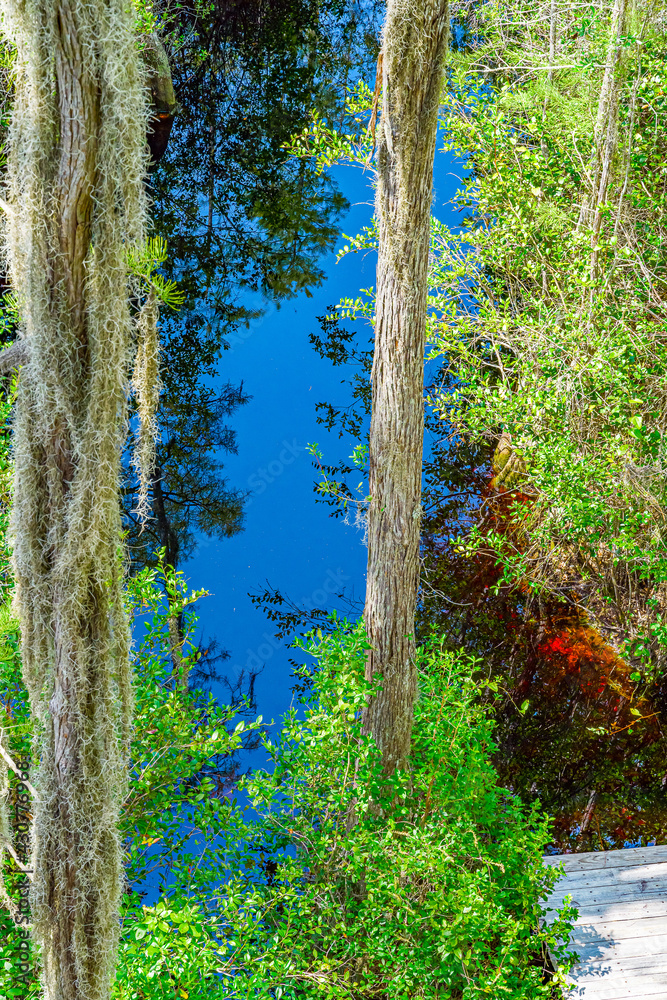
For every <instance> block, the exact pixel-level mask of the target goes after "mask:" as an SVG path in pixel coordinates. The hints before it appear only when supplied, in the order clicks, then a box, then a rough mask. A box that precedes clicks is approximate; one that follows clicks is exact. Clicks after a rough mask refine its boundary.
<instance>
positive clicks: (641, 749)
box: [135, 2, 667, 852]
mask: <svg viewBox="0 0 667 1000" xmlns="http://www.w3.org/2000/svg"><path fill="white" fill-rule="evenodd" d="M346 10H347V15H346V16H347V21H345V23H344V24H343V22H342V21H341V19H340V18H339V16H338V15H339V11H338V8H336V6H335V5H332V6H331V9H330V10H328V20H327V12H326V10H325V11H324V13H323V10H322V8H316V7H315V6H314V5H312V4H309V3H308V2H303V3H296V2H288V3H277V4H275V3H274V4H272V5H271V7H270V9H269V6H268V5H263V4H262V3H257V4H248V5H227V6H224V5H216V10H215V14H214V16H213V17H212V20H211V22H210V24H209V27H208V28H207V29H206V32H204V31H203V29H201V28H197V26H196V25H194V24H187V23H184V25H183V36H182V39H181V42H180V43H179V44H180V45H182V46H187V45H193V44H200V43H201V44H204V43H205V46H206V47H207V50H208V52H209V55H208V57H207V59H204V60H203V62H202V66H201V69H200V70H199V71H197V72H196V73H194V74H193V73H192V72H191V71H188V73H186V72H185V71H184V70H183V71H181V70H180V68H179V67H180V65H181V62H182V63H183V65H185V63H184V61H182V60H181V61H179V51H182V49H181V50H179V48H178V46H175V47H174V49H173V51H172V53H171V55H172V61H173V64H174V83H175V86H176V91H177V97H178V99H179V101H180V103H181V105H182V110H181V113H180V115H179V117H178V118H177V120H176V123H175V125H174V128H173V132H172V137H171V141H170V144H169V148H168V150H167V153H166V155H165V157H164V159H163V160H162V162H161V164H160V166H159V167H158V169H157V171H156V172H155V174H154V177H153V188H154V195H155V207H156V212H155V215H156V231H157V232H158V233H159V234H160V235H163V236H164V237H166V238H167V240H168V242H169V251H170V264H169V268H168V269H169V272H170V274H169V276H171V277H175V278H178V279H179V281H180V282H181V285H182V287H183V288H184V290H185V292H186V303H185V306H184V308H183V309H182V310H181V311H180V312H179V313H178V314H174V315H173V316H167V317H163V340H164V375H163V378H164V382H165V391H164V393H163V397H162V412H161V421H162V424H161V425H162V428H163V433H162V439H161V442H160V445H159V459H160V468H161V469H162V472H163V480H162V483H163V488H164V496H165V508H164V513H165V517H164V519H163V521H162V522H159V523H157V524H156V525H155V526H154V534H153V537H152V538H150V539H148V540H147V539H146V538H144V539H142V540H140V539H135V541H136V549H135V555H136V558H137V561H138V562H141V560H142V559H147V558H149V550H150V545H165V546H166V548H167V550H168V551H169V552H170V554H171V556H172V558H173V560H174V561H175V562H176V564H177V565H178V566H179V568H182V569H183V570H184V571H185V573H186V575H187V577H188V579H189V580H190V582H191V585H192V586H193V587H196V588H199V587H204V588H206V589H207V590H209V591H210V592H211V596H210V597H209V598H207V599H205V601H204V602H203V603H202V606H201V615H202V621H201V624H202V648H206V649H209V650H212V651H213V653H212V654H210V655H209V659H211V660H213V661H215V655H213V654H214V653H215V649H216V647H215V644H212V643H211V642H209V641H208V637H209V636H214V637H215V640H216V642H218V643H219V647H217V654H218V660H217V662H214V665H215V667H216V669H217V671H218V673H219V674H220V675H221V676H223V677H224V676H226V677H227V678H228V680H229V682H230V684H231V685H232V686H234V685H235V684H237V683H238V682H239V681H240V682H241V685H243V684H244V683H245V684H247V683H248V678H249V677H251V676H252V675H253V674H255V673H257V677H256V680H255V682H254V697H255V700H256V704H257V711H258V712H261V713H262V714H263V716H264V718H265V719H267V720H268V719H275V720H276V721H277V720H279V717H280V715H281V714H282V713H283V712H284V711H286V709H287V708H288V707H289V705H290V703H291V701H292V690H291V684H292V679H291V673H292V666H291V664H290V662H289V661H290V656H291V653H290V651H289V650H288V649H287V647H286V644H285V641H283V640H282V639H279V638H277V637H276V629H275V625H274V624H272V623H271V622H270V621H268V620H267V618H266V616H265V614H264V613H263V611H262V609H261V608H260V607H259V606H258V603H257V602H253V601H252V600H251V598H250V597H249V596H248V594H249V592H253V593H255V594H260V593H261V592H262V591H264V590H266V589H267V588H269V589H271V588H273V590H274V591H275V590H277V591H279V592H280V594H281V595H282V596H283V597H284V598H286V599H287V600H288V602H292V604H293V605H294V606H295V607H296V609H297V612H298V614H297V617H299V614H302V613H303V612H305V617H307V615H308V613H310V612H312V611H313V610H315V609H331V608H333V607H341V597H340V595H344V597H343V598H342V610H343V612H345V611H347V612H348V613H352V614H358V613H359V610H360V608H361V603H362V601H363V593H364V572H365V563H366V551H365V548H364V545H363V538H362V534H361V533H360V531H359V529H358V528H357V527H356V526H355V525H354V524H350V523H345V522H344V521H343V520H342V519H341V518H335V517H332V516H330V515H331V509H330V508H328V507H327V506H326V505H325V504H323V503H322V502H318V500H317V498H316V495H315V494H314V492H313V484H314V481H315V480H316V479H317V478H318V477H317V474H316V470H315V469H314V468H313V465H312V460H311V457H310V456H309V454H308V452H307V450H306V445H307V444H308V443H309V442H318V444H319V445H320V448H321V449H322V451H323V454H324V460H325V462H326V463H328V464H335V463H337V462H338V461H339V460H341V459H343V460H348V455H349V454H350V452H351V451H352V448H353V447H354V445H355V444H356V443H357V441H356V440H353V439H352V438H350V437H349V436H348V437H343V438H342V439H341V438H339V435H338V431H337V429H336V428H335V427H333V428H331V429H330V430H327V429H326V428H325V427H324V426H323V425H322V424H321V423H318V422H317V418H318V414H319V415H322V413H323V411H322V410H319V411H318V409H317V403H319V402H326V403H331V404H333V406H334V407H336V408H345V407H347V406H348V405H349V404H350V403H351V395H352V390H351V387H350V380H351V379H352V378H353V376H354V369H353V368H352V366H351V365H349V364H347V363H346V359H345V357H343V358H342V363H341V364H339V365H337V366H334V365H332V363H331V361H330V360H329V359H327V358H323V357H321V356H319V355H318V354H317V353H316V352H315V351H314V350H313V347H312V345H311V343H310V341H309V337H310V335H311V334H315V335H318V336H321V335H322V334H321V317H323V316H325V315H326V314H327V313H330V311H331V306H332V305H333V304H335V303H337V302H338V301H339V300H340V299H341V297H343V296H350V297H352V298H354V297H355V296H356V295H357V294H358V291H359V289H360V288H363V287H368V286H370V285H372V284H373V282H374V271H375V260H374V256H373V255H372V254H369V255H367V256H366V257H362V256H360V255H357V256H347V257H344V258H343V259H342V260H341V262H340V263H338V264H336V249H337V248H340V246H341V245H342V244H343V242H344V240H343V239H342V236H341V233H342V232H343V231H344V232H345V233H348V234H353V233H355V232H357V231H359V230H360V229H361V228H362V227H363V226H365V225H368V224H369V223H370V220H371V214H372V198H373V194H372V189H371V186H370V178H369V175H368V174H366V175H364V174H363V173H362V172H361V171H359V170H357V169H354V168H351V167H339V168H334V169H333V170H332V171H330V172H329V174H326V173H325V174H318V172H317V170H316V167H315V165H314V164H313V163H310V162H308V161H298V162H297V161H294V160H291V159H289V157H287V156H286V154H285V152H284V150H283V149H282V144H283V143H284V142H286V141H287V140H288V139H289V137H290V135H291V134H292V133H293V132H296V131H297V130H299V129H300V128H301V127H303V125H304V124H306V123H307V121H308V117H309V114H310V112H311V110H313V109H319V110H321V111H326V110H329V111H331V109H332V108H335V105H336V101H337V100H339V99H340V98H339V96H337V94H336V88H338V94H339V93H340V90H341V88H342V87H343V85H344V83H345V82H346V80H347V82H351V83H354V81H355V79H356V76H358V74H359V71H360V69H361V70H362V71H363V72H364V73H365V76H366V79H367V80H368V81H369V82H371V83H372V79H371V76H372V67H373V66H374V49H373V41H372V39H373V38H374V37H375V38H376V37H377V25H378V15H377V12H374V11H373V10H372V9H369V8H367V7H364V8H363V9H362V8H358V9H356V8H354V7H349V8H346ZM183 17H184V19H185V20H186V21H187V15H186V14H184V15H183ZM337 17H338V20H336V18H337ZM343 20H344V19H343ZM198 31H199V35H197V32H198ZM204 35H206V37H203V36H204ZM369 39H370V41H369ZM355 74H356V76H355ZM332 80H333V81H334V84H335V85H333V86H332V85H330V81H332ZM453 170H454V168H453V167H452V166H451V163H450V161H448V160H447V159H446V158H445V156H444V155H443V154H438V156H437V161H436V199H435V204H434V211H435V214H436V215H438V217H439V218H442V219H444V220H445V221H448V219H449V218H450V217H451V220H452V221H454V217H453V214H452V210H451V208H450V207H449V206H448V205H447V203H448V201H449V199H450V198H451V197H452V196H453V194H454V190H455V185H456V176H455V172H452V171H453ZM358 336H359V338H360V339H361V340H365V338H366V337H367V331H359V333H358ZM363 432H364V428H363V427H362V434H363ZM426 450H427V459H426V465H425V490H426V493H425V507H426V511H427V518H426V521H425V525H424V537H423V552H424V565H425V581H426V582H425V588H424V592H423V596H422V601H421V606H420V629H421V631H422V632H425V631H426V630H427V629H428V628H429V627H430V625H432V624H435V625H437V627H438V628H439V629H440V631H441V632H442V634H443V635H444V636H445V641H446V642H447V644H448V645H450V646H452V647H453V648H463V649H465V650H466V651H468V652H469V653H472V654H474V655H475V656H476V657H478V658H479V662H480V665H481V667H480V669H481V672H482V673H483V674H485V675H488V676H492V677H494V678H496V679H497V680H498V686H499V698H498V701H497V703H496V713H497V729H496V738H497V742H498V753H497V757H496V766H497V768H498V773H499V780H500V782H501V783H503V784H504V785H506V786H507V787H509V788H511V789H513V790H515V791H516V792H518V793H519V794H520V795H521V796H522V798H524V799H525V800H526V801H531V800H533V799H535V798H539V800H540V802H541V803H542V805H543V806H544V808H545V809H546V810H547V811H548V812H549V813H550V814H552V815H553V816H554V818H555V823H554V839H553V845H552V849H553V850H554V852H562V851H588V850H602V849H609V848H619V847H622V846H624V845H626V846H629V845H633V844H647V843H652V842H657V843H663V842H665V839H666V837H667V808H666V807H667V759H666V755H665V740H664V734H663V730H662V718H663V714H662V713H663V711H664V708H665V698H666V697H667V686H666V684H665V681H664V680H663V679H660V678H659V679H657V680H656V681H655V682H654V684H653V685H652V686H651V687H650V688H649V689H647V690H644V691H643V692H642V693H641V695H640V694H639V692H638V691H637V689H636V685H635V682H634V680H633V678H632V677H631V670H630V668H629V667H628V666H627V664H626V663H625V662H624V661H623V660H622V659H621V657H620V656H619V655H618V654H617V653H616V652H615V651H614V649H613V648H612V647H611V646H610V645H609V644H608V643H607V641H606V640H605V639H604V637H603V636H601V635H600V634H599V633H597V632H596V631H595V629H594V628H592V626H590V625H589V624H588V623H587V622H586V620H585V619H584V618H582V616H581V615H580V614H579V613H578V611H577V609H576V604H574V603H572V602H571V601H568V600H566V599H564V600H559V601H555V600H554V601H546V602H545V601H538V600H537V599H535V598H533V599H530V600H529V598H528V595H527V594H526V593H523V592H522V590H521V589H515V590H513V591H510V590H508V589H507V588H503V587H500V589H498V588H496V587H495V585H496V584H497V583H498V580H499V571H498V569H497V567H495V566H494V565H493V562H492V561H491V560H488V559H487V560H485V559H484V558H483V557H480V558H478V559H476V560H470V559H465V558H464V557H462V555H461V554H460V553H459V551H458V550H457V548H456V546H455V545H454V544H453V541H452V540H453V539H455V538H456V537H457V536H458V535H460V534H461V532H463V531H465V528H466V526H467V525H470V524H472V523H474V522H477V521H479V520H480V518H483V519H486V522H487V523H489V524H493V526H494V527H496V528H499V527H500V528H502V526H503V524H505V523H506V520H507V500H506V499H503V495H502V491H501V492H499V491H498V490H494V488H493V484H492V478H493V476H494V469H493V456H492V453H493V449H492V448H491V447H489V448H488V449H485V450H484V451H483V452H479V451H475V450H472V449H470V448H469V447H468V446H467V445H465V444H464V443H462V442H459V443H456V442H454V443H452V442H450V441H448V440H447V439H446V437H444V436H443V430H442V425H440V424H438V422H437V421H435V420H431V421H429V434H428V440H427V449H426ZM283 607H285V606H284V605H283ZM265 609H266V605H265ZM302 616H303V615H302ZM222 650H224V651H227V654H228V655H227V656H226V658H225V654H224V653H222V655H221V651H222ZM213 689H214V691H215V692H216V694H218V695H219V696H220V698H221V700H225V698H226V696H227V689H226V688H225V685H224V683H221V684H220V683H216V682H213ZM256 759H257V758H253V757H252V756H251V757H250V758H249V762H250V763H251V764H252V763H253V761H254V760H256ZM246 763H247V762H246Z"/></svg>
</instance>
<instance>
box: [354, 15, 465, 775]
mask: <svg viewBox="0 0 667 1000" xmlns="http://www.w3.org/2000/svg"><path fill="white" fill-rule="evenodd" d="M448 33H449V3H448V0H408V2H405V0H390V2H389V5H388V9H387V16H386V21H385V26H384V34H383V41H382V63H381V65H382V115H381V119H380V125H379V138H378V183H377V196H376V216H377V220H378V226H379V255H378V269H377V310H376V318H375V356H374V361H373V375H372V379H373V409H372V417H371V432H370V449H369V452H370V494H371V497H372V500H371V504H370V511H369V530H368V576H367V589H366V608H365V620H366V627H367V631H368V638H369V641H370V643H371V646H372V649H371V651H370V653H369V659H368V667H367V669H368V674H369V676H377V675H380V676H381V678H382V682H383V689H382V692H381V693H380V694H379V695H378V696H377V697H376V698H374V699H373V701H372V702H371V703H370V705H369V707H368V710H367V713H366V723H367V727H368V729H369V731H370V732H371V733H372V734H373V735H374V736H375V738H376V740H377V742H378V744H379V746H380V747H381V749H382V753H383V758H384V763H385V767H386V769H387V771H392V770H393V769H394V767H396V766H400V765H401V764H402V763H404V762H405V760H406V758H407V755H408V753H409V748H410V733H411V729H412V716H413V705H414V700H415V696H416V670H415V666H414V662H413V651H414V650H413V647H414V639H413V633H414V616H415V605H416V600H417V586H418V581H419V531H420V523H421V474H422V449H423V434H424V401H423V381H424V336H425V326H426V296H427V281H428V277H427V269H428V253H429V233H430V219H431V199H432V193H433V157H434V153H435V139H436V132H437V115H438V107H439V102H440V93H441V88H442V84H443V76H444V66H445V58H446V52H447V41H448Z"/></svg>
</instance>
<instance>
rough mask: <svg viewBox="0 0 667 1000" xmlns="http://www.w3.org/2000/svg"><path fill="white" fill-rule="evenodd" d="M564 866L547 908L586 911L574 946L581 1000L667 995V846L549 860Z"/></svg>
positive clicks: (661, 998)
mask: <svg viewBox="0 0 667 1000" xmlns="http://www.w3.org/2000/svg"><path fill="white" fill-rule="evenodd" d="M544 860H545V862H546V863H547V864H556V865H557V864H560V863H562V864H563V867H564V868H565V875H564V876H563V878H561V880H560V881H559V882H558V883H557V884H556V887H555V890H554V892H553V894H552V895H551V896H550V897H549V900H548V901H547V906H552V907H557V906H560V905H561V904H562V902H563V899H564V898H565V896H567V895H571V896H572V902H573V903H574V905H575V906H576V907H577V909H578V910H579V919H578V920H577V923H576V926H575V928H574V932H573V936H572V942H571V948H572V950H573V951H575V952H577V953H578V955H579V957H580V963H579V965H577V966H576V967H575V968H574V969H573V970H572V973H571V976H570V980H569V981H570V982H571V983H573V984H574V985H575V986H576V989H575V990H574V991H573V993H572V994H571V995H572V997H574V998H577V1000H630V998H632V1000H645V998H647V1000H667V846H665V847H637V848H629V849H624V850H621V851H600V852H597V851H596V852H595V853H591V854H564V855H563V854H562V855H558V856H556V857H548V858H545V859H544Z"/></svg>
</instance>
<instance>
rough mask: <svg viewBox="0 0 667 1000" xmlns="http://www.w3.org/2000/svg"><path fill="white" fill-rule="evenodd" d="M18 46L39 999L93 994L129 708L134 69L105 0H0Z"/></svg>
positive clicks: (12, 223) (16, 516) (138, 172)
mask: <svg viewBox="0 0 667 1000" xmlns="http://www.w3.org/2000/svg"><path fill="white" fill-rule="evenodd" d="M2 8H3V15H4V18H3V30H7V31H8V33H9V34H10V36H11V38H12V40H13V41H14V42H15V44H16V48H17V85H16V99H15V105H14V111H13V118H12V126H11V133H10V155H9V162H8V182H7V183H8V207H7V255H8V258H9V265H10V277H11V282H12V287H13V288H14V290H15V291H16V292H17V294H18V300H19V302H20V309H21V337H22V338H26V339H27V342H28V344H29V351H27V352H26V358H27V360H26V364H25V367H24V368H23V370H22V372H21V377H20V381H19V391H18V400H17V413H16V419H15V437H14V450H15V470H16V471H15V493H14V498H15V499H14V510H13V515H12V518H13V519H12V536H13V537H12V541H13V546H14V570H15V577H16V605H17V609H18V612H19V616H20V620H21V633H22V662H23V673H24V678H25V681H26V685H27V687H28V691H29V694H30V702H31V708H32V712H33V716H34V717H35V719H36V727H35V728H36V734H37V738H38V741H39V742H38V759H39V768H38V771H37V775H36V779H35V783H36V785H37V791H38V799H37V802H36V814H35V827H34V842H33V867H34V878H33V884H32V891H31V908H32V920H33V932H34V936H35V939H36V941H37V943H38V944H39V946H40V948H41V961H42V965H43V985H44V993H45V997H46V998H47V1000H105V998H107V997H108V996H109V993H110V989H111V982H112V975H113V970H114V964H115V957H116V946H117V941H118V933H119V903H120V895H121V891H122V885H123V864H122V861H123V854H122V847H121V844H120V839H119V834H118V828H117V827H118V812H119V808H120V804H121V802H122V801H123V797H124V794H125V783H126V764H127V754H128V746H129V734H130V724H131V705H132V696H131V677H130V665H129V630H128V624H127V621H126V617H125V614H124V609H123V598H122V559H121V555H120V552H121V530H120V528H121V525H120V509H119V497H118V486H119V475H120V454H121V448H122V444H123V441H124V437H125V423H126V406H125V399H126V391H127V382H128V378H127V367H128V360H129V356H130V349H131V343H132V321H131V318H130V311H129V304H128V291H129V290H128V274H127V251H128V248H129V247H131V246H133V245H136V244H137V243H143V239H144V221H145V196H144V185H143V180H144V177H145V174H146V168H147V155H146V144H145V129H146V120H147V109H146V106H145V88H144V74H143V71H142V70H141V67H140V62H139V55H138V51H137V46H136V40H135V37H134V28H133V17H132V12H131V9H130V8H129V7H128V6H127V5H126V4H125V3H124V2H123V0H86V2H85V3H83V2H82V0H27V2H26V0H2Z"/></svg>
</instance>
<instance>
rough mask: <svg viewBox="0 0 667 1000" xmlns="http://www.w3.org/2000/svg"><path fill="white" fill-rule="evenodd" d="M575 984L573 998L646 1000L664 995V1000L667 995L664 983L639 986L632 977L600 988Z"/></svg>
mask: <svg viewBox="0 0 667 1000" xmlns="http://www.w3.org/2000/svg"><path fill="white" fill-rule="evenodd" d="M575 985H576V988H575V990H574V991H573V992H572V993H571V994H570V997H571V998H572V1000H645V998H647V997H650V998H651V1000H657V998H658V997H662V998H663V1000H664V998H665V997H667V986H665V985H664V984H662V983H646V985H645V986H642V987H639V988H638V984H637V983H636V982H635V981H634V980H632V979H629V980H628V981H627V982H623V981H617V982H615V983H609V984H607V985H606V986H600V987H599V988H593V987H591V986H588V985H587V986H581V985H580V984H579V983H577V984H575Z"/></svg>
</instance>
